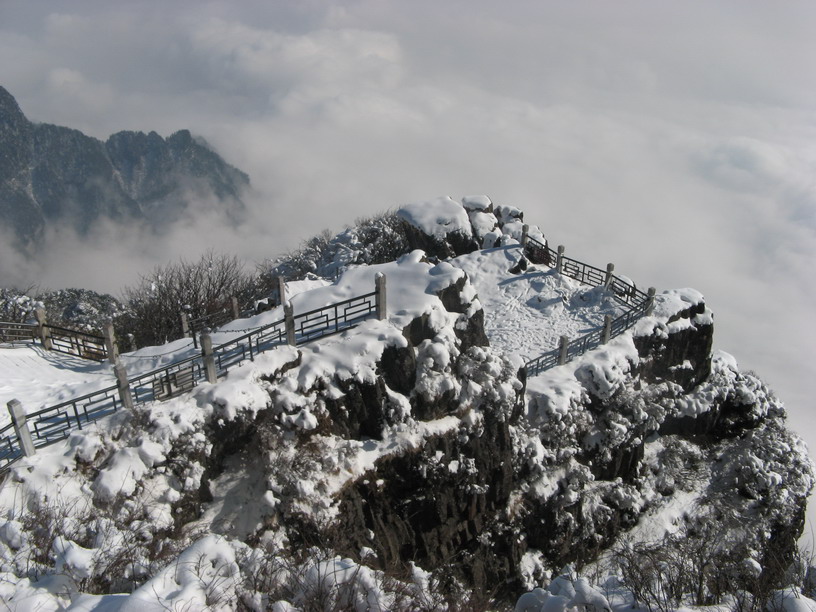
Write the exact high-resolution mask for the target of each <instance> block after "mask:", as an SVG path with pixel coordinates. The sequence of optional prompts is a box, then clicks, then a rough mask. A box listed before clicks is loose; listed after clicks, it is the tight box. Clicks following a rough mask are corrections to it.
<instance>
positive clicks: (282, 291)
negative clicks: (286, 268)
mask: <svg viewBox="0 0 816 612" xmlns="http://www.w3.org/2000/svg"><path fill="white" fill-rule="evenodd" d="M274 289H275V290H276V291H277V293H278V303H277V304H275V306H280V305H282V304H286V281H284V280H283V277H282V276H276V277H275V286H274Z"/></svg>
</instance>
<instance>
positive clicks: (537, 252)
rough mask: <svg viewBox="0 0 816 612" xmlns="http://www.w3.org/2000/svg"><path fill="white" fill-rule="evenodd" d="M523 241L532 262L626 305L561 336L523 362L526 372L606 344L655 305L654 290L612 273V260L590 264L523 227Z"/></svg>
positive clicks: (544, 368)
mask: <svg viewBox="0 0 816 612" xmlns="http://www.w3.org/2000/svg"><path fill="white" fill-rule="evenodd" d="M525 227H526V226H525ZM523 242H524V254H525V256H526V257H527V258H528V259H529V260H530V261H531V262H532V263H534V264H544V265H547V266H550V267H551V268H554V269H555V270H556V271H557V272H559V273H560V274H563V275H565V276H569V277H570V278H573V279H575V280H577V281H578V282H580V283H582V284H584V285H590V286H592V287H605V288H606V290H607V291H609V292H610V293H611V294H612V296H613V297H614V298H615V299H616V300H617V301H618V303H620V304H621V306H623V307H624V308H625V309H626V311H625V312H624V313H623V314H622V315H620V316H618V317H616V318H614V319H612V318H611V317H609V316H607V318H606V320H605V321H604V326H603V328H601V329H596V330H593V331H591V332H589V333H587V334H584V335H583V336H580V337H579V338H575V339H574V340H570V339H569V338H567V337H566V336H562V337H561V341H560V345H559V347H558V348H557V349H553V350H551V351H547V352H546V353H543V354H541V355H539V356H538V357H536V358H535V359H532V360H530V361H528V362H527V363H526V364H525V366H524V367H525V370H526V375H527V376H535V375H537V374H541V373H542V372H544V371H545V370H549V369H550V368H552V367H555V366H557V365H563V364H565V363H567V362H568V361H572V360H573V359H575V358H576V357H580V356H581V355H583V354H584V353H586V352H588V351H591V350H592V349H595V348H598V347H599V346H601V345H602V344H606V342H608V341H609V340H610V339H611V338H614V337H615V336H619V335H620V334H622V333H623V332H625V331H626V330H627V329H629V328H630V327H632V326H633V325H634V324H635V323H636V322H637V321H638V319H640V318H641V317H643V316H644V315H646V314H649V312H650V311H651V308H652V306H653V305H654V295H655V290H654V289H653V288H649V292H648V293H643V292H642V291H640V290H639V289H638V288H637V287H636V286H635V284H634V283H632V282H631V281H629V280H627V279H624V278H622V277H620V276H615V275H614V274H613V273H612V271H613V270H614V269H615V267H614V266H613V265H612V264H609V265H608V266H607V268H606V270H601V269H600V268H596V267H594V266H590V265H589V264H585V263H583V262H581V261H578V260H577V259H572V258H570V257H567V256H565V255H564V247H563V246H559V247H558V250H557V251H554V250H553V249H551V248H550V247H549V246H548V245H547V244H546V243H545V244H542V243H541V242H539V241H538V240H536V239H535V238H532V237H530V236H528V235H527V232H526V231H525V232H524V240H523Z"/></svg>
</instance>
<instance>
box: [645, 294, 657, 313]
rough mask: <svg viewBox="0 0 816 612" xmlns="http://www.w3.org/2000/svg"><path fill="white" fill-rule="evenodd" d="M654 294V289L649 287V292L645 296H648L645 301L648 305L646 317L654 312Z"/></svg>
mask: <svg viewBox="0 0 816 612" xmlns="http://www.w3.org/2000/svg"><path fill="white" fill-rule="evenodd" d="M655 293H657V291H656V290H655V288H654V287H649V292H648V294H647V295H648V298H647V299H648V300H649V302H648V304H646V316H650V315H651V314H652V312H654V303H655Z"/></svg>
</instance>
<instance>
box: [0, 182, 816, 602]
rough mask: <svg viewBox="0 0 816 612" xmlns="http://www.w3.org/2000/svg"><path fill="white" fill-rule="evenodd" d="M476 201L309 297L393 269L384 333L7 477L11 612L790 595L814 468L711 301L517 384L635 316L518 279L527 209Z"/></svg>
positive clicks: (687, 293) (676, 308)
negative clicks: (556, 355)
mask: <svg viewBox="0 0 816 612" xmlns="http://www.w3.org/2000/svg"><path fill="white" fill-rule="evenodd" d="M463 204H464V205H463ZM463 204H460V203H457V202H454V201H453V200H450V199H448V198H441V199H439V200H436V201H432V202H428V203H418V204H415V205H411V206H406V207H404V208H403V209H402V210H401V211H400V212H399V215H400V216H401V218H402V219H403V220H404V223H405V227H406V229H405V231H406V233H407V235H408V236H409V239H410V240H409V241H410V243H411V248H414V249H422V250H413V251H411V252H409V253H406V254H405V255H403V256H402V257H401V258H399V259H398V260H397V261H395V262H392V263H386V264H380V265H374V266H359V267H351V268H349V269H347V270H346V271H345V272H344V273H343V274H342V276H340V277H339V278H338V279H337V280H336V281H335V282H334V283H332V284H328V285H325V286H317V287H315V288H312V289H311V290H310V291H308V292H305V293H303V294H301V295H300V296H298V297H300V299H301V300H304V302H303V303H304V304H306V303H309V304H328V303H331V302H333V301H337V300H339V299H345V298H347V297H350V296H353V295H356V294H360V293H365V292H368V291H370V290H371V287H372V286H373V282H374V280H373V279H374V275H375V274H377V273H384V274H385V275H386V278H387V279H388V317H387V319H386V320H384V321H375V320H371V321H366V322H364V323H363V324H361V325H360V326H359V327H357V328H355V329H353V330H349V331H346V332H344V333H342V334H339V335H336V336H333V337H329V338H325V339H322V340H319V341H316V342H314V343H311V344H308V345H303V346H299V347H297V348H294V347H285V348H279V349H276V350H273V351H269V352H267V353H264V354H263V355H261V356H259V357H257V358H256V359H255V361H254V362H251V363H247V364H245V365H243V366H241V367H239V368H236V369H235V370H233V371H231V372H230V374H229V375H228V377H227V378H226V379H224V380H222V381H219V382H218V383H217V384H215V385H209V384H203V385H200V386H199V387H197V388H196V389H195V390H194V391H192V392H191V393H189V394H187V395H184V396H181V397H178V398H175V399H171V400H168V401H166V402H163V403H155V404H149V405H147V406H144V407H141V408H139V409H137V410H136V411H135V412H134V413H125V412H123V413H120V414H116V415H114V416H112V417H109V418H107V419H105V420H103V421H100V422H98V423H97V424H96V426H94V427H92V428H90V429H85V430H83V431H80V432H75V433H74V434H72V436H71V437H70V438H68V439H67V440H66V441H65V442H64V443H60V444H55V445H53V446H51V447H48V448H46V449H43V450H41V451H39V452H38V454H37V456H36V457H34V458H31V459H26V460H23V461H21V462H19V463H18V464H16V465H15V466H14V467H13V468H12V470H11V472H10V473H9V474H8V476H7V477H6V478H5V480H4V482H3V485H2V486H3V488H2V496H1V497H0V506H2V520H0V560H1V561H0V569H2V572H3V573H2V578H3V580H2V582H0V597H2V601H3V602H4V603H5V604H6V605H7V606H8V607H9V608H11V609H19V610H30V609H42V610H57V609H66V608H67V609H72V610H140V611H143V610H168V609H170V610H176V609H180V610H183V609H187V610H203V609H213V610H232V609H249V610H267V609H274V610H291V609H303V610H315V609H320V610H332V609H357V610H367V609H373V610H378V609H379V610H386V609H403V610H415V609H425V610H435V609H461V608H468V609H486V608H497V609H501V608H504V607H509V608H510V609H512V607H513V605H514V604H517V605H516V609H517V610H543V609H547V610H551V609H552V610H555V609H566V608H573V607H580V606H588V607H593V606H594V607H595V609H602V608H604V607H613V608H618V607H620V608H623V607H627V606H629V605H631V604H632V602H633V597H634V596H636V597H637V598H638V604H639V605H640V606H652V607H653V608H654V607H662V608H663V609H665V608H667V607H678V606H680V605H682V604H686V605H688V604H711V603H719V604H722V605H724V606H728V607H739V606H740V605H743V607H750V605H754V606H757V607H761V606H762V605H765V603H767V602H771V603H773V602H774V601H776V602H777V603H779V604H781V603H783V600H782V599H779V598H784V597H786V595H785V593H787V594H788V595H789V594H790V593H794V592H795V593H797V594H798V592H799V591H795V590H794V589H793V587H791V588H789V589H788V590H787V591H785V590H780V589H784V587H786V586H790V585H792V584H794V579H793V578H791V576H790V575H789V574H787V573H786V572H787V570H788V567H789V565H790V562H791V561H792V557H793V553H794V551H795V546H796V540H797V538H798V535H799V534H800V532H801V529H802V525H803V520H804V503H805V499H806V497H807V495H808V494H809V492H810V489H811V487H812V479H813V474H812V466H811V464H810V461H809V459H808V457H807V453H806V450H805V449H804V447H803V445H802V443H801V442H800V441H799V440H798V439H796V438H795V437H794V436H793V435H791V434H790V433H789V432H788V431H787V430H786V429H785V425H784V410H783V407H782V405H781V404H780V403H779V401H777V400H776V399H775V398H774V397H773V396H772V394H771V393H770V392H769V391H768V389H767V388H766V387H765V386H764V384H763V383H762V382H761V381H760V380H759V379H757V378H756V377H754V376H752V375H749V374H744V373H741V372H740V371H739V370H738V368H737V365H736V362H735V361H734V360H733V358H731V357H730V356H728V355H726V354H724V353H718V354H715V355H712V354H711V339H712V334H713V325H712V316H711V313H710V311H709V310H708V308H707V307H706V305H705V303H704V301H703V297H702V296H701V295H700V294H699V293H697V292H695V291H693V290H690V289H684V290H673V291H667V292H664V293H662V294H659V295H658V297H657V300H656V305H655V309H654V312H653V313H652V315H651V316H648V317H644V318H643V319H642V320H640V321H639V322H638V323H637V324H636V326H635V327H634V328H632V329H631V330H629V331H627V332H625V333H624V334H622V335H620V336H618V337H617V338H615V339H613V340H612V341H611V342H610V343H608V344H607V345H604V346H602V347H600V348H598V349H596V350H594V351H591V352H590V353H587V354H586V355H584V356H583V357H580V358H578V359H576V360H574V361H573V362H571V363H568V364H566V365H563V366H558V367H555V368H553V369H551V370H548V371H546V372H544V373H543V374H541V375H539V376H535V377H530V378H527V377H526V376H525V375H524V371H523V368H522V366H523V363H524V361H526V360H528V359H530V358H532V357H535V356H536V355H537V354H538V353H540V352H543V351H546V350H550V349H552V348H554V347H555V344H556V342H557V338H558V337H559V336H561V335H568V336H571V337H574V336H576V335H579V334H582V333H585V332H586V331H590V330H592V329H595V328H597V327H598V326H600V325H601V324H602V321H603V317H604V315H606V314H610V315H612V316H615V315H616V314H618V313H619V308H620V306H618V305H617V303H616V302H615V301H614V300H613V299H611V296H609V295H607V294H606V292H605V291H604V290H603V289H599V288H590V287H585V286H580V285H578V284H577V283H575V282H574V281H572V280H570V279H567V278H565V277H561V275H558V274H557V273H555V272H554V271H553V270H551V269H550V268H547V267H546V266H535V265H532V264H530V263H529V262H526V260H524V258H523V253H522V249H521V247H520V246H519V245H518V240H519V239H520V238H521V226H522V222H521V212H520V211H518V210H516V209H513V208H511V207H499V208H494V207H493V205H492V204H491V203H490V202H489V200H487V198H484V197H478V198H466V199H465V200H464V202H463ZM531 235H536V236H538V237H539V238H540V239H541V240H543V236H541V234H540V232H539V231H538V230H536V229H535V228H533V230H531ZM479 247H489V248H487V250H483V249H481V248H479ZM595 263H596V264H598V263H600V262H595ZM318 285H323V283H318ZM265 315H266V316H269V317H273V316H275V313H274V312H273V313H265ZM253 324H259V323H258V322H257V321H255V322H253V321H250V322H243V323H242V322H240V321H236V322H234V324H233V327H234V328H235V329H239V328H240V327H241V326H246V325H253ZM172 348H173V347H171V349H172ZM176 348H177V350H178V354H179V355H183V354H186V353H185V352H186V351H189V350H190V349H189V347H187V346H186V345H185V344H184V342H183V341H182V342H181V343H180V344H178V346H177V347H176ZM10 352H11V351H6V352H4V353H3V354H2V358H3V359H6V360H13V356H10V355H9V354H8V353H10ZM149 352H150V351H149V350H148V351H145V355H146V354H148V353H149ZM153 353H154V354H157V355H158V354H160V353H167V354H169V349H166V350H163V351H162V350H161V347H158V348H156V349H153ZM25 358H26V359H29V358H31V359H35V357H32V356H31V355H27V356H26V357H25ZM163 358H165V359H169V358H170V357H168V356H166V355H165V356H164V357H163ZM80 374H81V373H74V374H72V376H74V375H76V376H79V375H80ZM94 375H95V374H94ZM66 380H67V378H66ZM87 380H88V381H89V382H88V384H94V380H93V376H90V375H89V378H88V379H87ZM25 389H26V387H24V386H23V384H22V382H21V383H20V386H19V388H13V389H7V390H5V391H4V392H5V393H22V392H24V391H25ZM18 399H21V400H22V401H23V402H24V403H25V401H26V398H24V397H19V398H18ZM37 401H45V399H44V398H39V399H38V400H37ZM661 547H663V548H661ZM669 550H679V551H682V554H683V555H684V557H683V558H692V557H694V555H697V558H699V559H704V561H705V562H702V561H701V562H700V563H699V567H697V568H696V570H687V574H690V575H691V576H692V579H693V580H692V581H693V582H694V584H695V586H694V588H692V586H691V583H689V584H686V583H683V582H682V581H683V578H682V577H677V578H676V580H675V582H676V583H677V584H676V586H677V589H678V590H677V592H676V593H673V592H672V593H669V590H668V588H667V587H666V588H664V590H663V591H661V593H664V594H663V595H660V594H658V595H654V594H652V595H650V592H649V591H648V589H647V588H646V587H645V586H644V585H646V584H654V581H655V580H658V582H659V581H660V580H662V581H664V583H667V582H668V581H669V580H670V579H671V577H672V576H673V574H672V571H673V569H672V568H673V566H672V565H671V563H672V561H671V559H672V557H671V555H669V554H668V551H669ZM654 555H660V560H661V561H660V562H661V563H662V565H661V569H660V572H659V575H655V574H654V567H653V568H652V570H653V573H652V578H651V579H650V578H648V571H649V563H651V562H652V561H651V560H652V559H653V558H654ZM678 564H681V563H680V562H679V561H678ZM565 566H566V569H563V568H565ZM577 574H580V576H579V575H577ZM638 576H640V577H641V579H640V580H638ZM644 576H646V577H644ZM698 578H699V580H697V579H698ZM650 580H651V582H649V581H650ZM672 584H674V583H672ZM536 587H547V588H536ZM797 588H798V587H797ZM530 589H536V590H533V591H531V592H530V593H527V594H526V595H523V596H522V594H524V593H525V592H526V591H528V590H530ZM661 598H662V599H661ZM775 598H776V599H775ZM791 601H792V600H790V599H785V600H784V602H786V605H788V604H790V605H793V604H791ZM807 601H809V600H806V599H804V598H802V599H799V600H797V602H800V603H806V602H807ZM749 604H750V605H749Z"/></svg>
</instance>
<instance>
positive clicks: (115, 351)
mask: <svg viewBox="0 0 816 612" xmlns="http://www.w3.org/2000/svg"><path fill="white" fill-rule="evenodd" d="M103 331H104V335H105V350H106V351H107V353H108V361H110V362H111V363H112V364H113V365H114V366H116V364H117V363H119V347H118V346H117V344H116V335H115V332H114V331H113V321H108V322H107V323H105V329H104V330H103Z"/></svg>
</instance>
